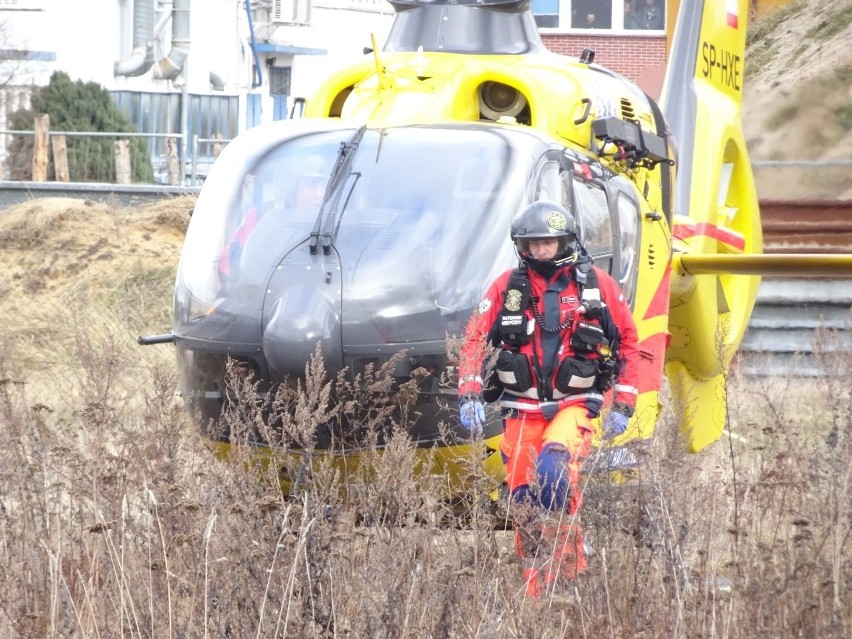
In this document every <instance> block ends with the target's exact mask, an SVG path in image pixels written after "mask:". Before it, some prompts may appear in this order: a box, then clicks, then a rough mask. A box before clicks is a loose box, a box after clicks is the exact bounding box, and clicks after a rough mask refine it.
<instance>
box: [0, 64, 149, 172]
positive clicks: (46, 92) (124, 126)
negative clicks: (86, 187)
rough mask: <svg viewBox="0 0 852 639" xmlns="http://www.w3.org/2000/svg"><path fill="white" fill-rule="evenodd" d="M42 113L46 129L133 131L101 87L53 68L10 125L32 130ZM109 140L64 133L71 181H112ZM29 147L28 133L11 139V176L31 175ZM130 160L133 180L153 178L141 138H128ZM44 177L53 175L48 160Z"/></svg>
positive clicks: (30, 149) (107, 138) (144, 144)
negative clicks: (47, 124) (47, 118)
mask: <svg viewBox="0 0 852 639" xmlns="http://www.w3.org/2000/svg"><path fill="white" fill-rule="evenodd" d="M44 113H46V114H47V115H49V116H50V128H51V131H81V132H87V131H92V132H104V133H112V132H115V133H132V132H135V128H134V127H133V125H131V123H130V122H129V120H128V119H127V116H126V115H125V114H124V113H122V112H121V110H120V109H119V108H118V107H117V106H116V104H115V103H114V102H113V100H112V97H111V96H110V94H109V92H108V91H107V90H106V89H104V88H103V87H102V86H101V85H99V84H96V83H94V82H83V81H82V80H77V81H76V82H75V81H72V80H71V78H70V77H68V75H67V74H66V73H64V72H62V71H56V72H54V73H53V75H52V76H51V77H50V84H48V85H47V86H46V87H40V88H37V89H35V90H34V92H33V97H32V109H21V110H18V111H15V112H14V113H13V114H11V116H10V118H9V123H10V126H11V128H12V129H14V130H18V131H32V130H33V120H34V118H35V116H36V115H37V114H44ZM117 137H118V136H116V139H117ZM114 140H115V139H114V138H110V137H85V136H83V137H79V136H73V137H68V138H67V140H66V145H67V149H68V169H69V173H70V174H71V179H72V180H73V181H75V182H114V181H115V157H114V153H113V142H114ZM32 149H33V139H32V138H31V137H30V136H18V137H17V138H16V139H15V140H14V142H13V143H12V145H11V148H10V159H9V171H10V175H11V178H12V179H13V180H26V179H31V177H32ZM130 161H131V167H132V180H133V181H134V182H153V180H154V172H153V169H152V168H151V159H150V156H149V153H148V148H147V145H146V143H145V141H144V140H143V139H140V138H133V139H131V141H130ZM48 176H50V177H51V179H54V178H55V167H54V164H53V159H52V158H51V160H50V164H49V165H48Z"/></svg>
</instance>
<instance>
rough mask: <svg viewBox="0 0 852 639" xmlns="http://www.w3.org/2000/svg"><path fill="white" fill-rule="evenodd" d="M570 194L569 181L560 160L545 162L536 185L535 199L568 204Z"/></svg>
mask: <svg viewBox="0 0 852 639" xmlns="http://www.w3.org/2000/svg"><path fill="white" fill-rule="evenodd" d="M568 194H569V190H568V183H567V181H566V178H565V173H564V171H563V170H562V165H561V164H560V163H559V162H547V163H546V164H544V166H542V168H541V172H540V173H539V177H538V181H537V183H536V186H535V193H534V198H533V201H541V200H547V201H550V202H556V203H558V204H562V205H567V204H569V202H570V199H569V195H568ZM568 208H570V206H568Z"/></svg>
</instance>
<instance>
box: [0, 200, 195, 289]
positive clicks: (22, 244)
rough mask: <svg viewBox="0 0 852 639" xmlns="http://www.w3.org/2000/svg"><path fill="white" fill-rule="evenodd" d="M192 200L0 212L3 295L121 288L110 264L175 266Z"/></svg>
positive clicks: (55, 204)
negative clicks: (139, 204) (131, 205)
mask: <svg viewBox="0 0 852 639" xmlns="http://www.w3.org/2000/svg"><path fill="white" fill-rule="evenodd" d="M194 200H195V198H194V197H186V196H185V197H182V198H175V199H169V200H164V201H162V202H157V203H153V204H148V205H145V206H142V207H138V208H115V207H112V206H109V205H107V204H102V203H96V202H92V201H89V200H79V199H74V198H48V199H41V200H33V201H31V202H27V203H24V204H19V205H16V206H13V207H11V208H9V209H7V210H6V211H4V212H3V213H2V215H0V248H2V249H3V252H4V256H5V257H6V260H4V261H7V262H8V263H7V264H6V266H5V268H4V277H3V280H2V283H0V292H2V294H3V297H4V298H7V299H8V298H10V297H13V298H17V299H22V298H26V297H27V296H28V295H33V294H35V293H37V292H55V293H56V294H57V295H59V296H60V297H61V296H62V295H63V294H64V293H67V292H68V291H69V290H73V289H76V288H80V287H97V286H117V285H120V284H121V282H120V281H118V280H120V277H121V269H118V270H116V269H115V268H113V266H112V265H113V264H114V263H115V262H119V261H120V262H127V261H131V262H132V261H133V260H143V261H146V262H149V263H151V264H157V263H159V264H161V265H163V266H166V265H168V266H169V267H171V268H172V269H173V268H174V267H175V266H176V265H177V260H178V257H179V255H180V247H181V245H182V244H183V237H184V234H185V232H186V227H187V224H188V222H189V215H188V211H189V210H190V209H191V208H192V206H193V204H194Z"/></svg>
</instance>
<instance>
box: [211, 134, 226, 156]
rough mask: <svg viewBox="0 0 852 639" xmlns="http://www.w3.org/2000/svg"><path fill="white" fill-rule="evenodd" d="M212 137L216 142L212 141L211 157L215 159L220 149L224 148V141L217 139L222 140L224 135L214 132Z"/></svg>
mask: <svg viewBox="0 0 852 639" xmlns="http://www.w3.org/2000/svg"><path fill="white" fill-rule="evenodd" d="M213 139H214V140H216V142H214V143H213V159H214V160H215V159H216V158H218V157H219V154H220V153H221V152H222V149H224V148H225V144H224V142H220V141H219V140H224V136H223V135H222V134H221V133H214V134H213Z"/></svg>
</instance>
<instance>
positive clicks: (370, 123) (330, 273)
mask: <svg viewBox="0 0 852 639" xmlns="http://www.w3.org/2000/svg"><path fill="white" fill-rule="evenodd" d="M391 4H392V5H393V7H394V9H395V10H396V18H395V21H394V24H393V26H392V28H391V31H390V34H389V36H388V40H387V42H386V44H385V45H384V47H383V48H382V49H380V48H379V47H378V46H376V42H375V38H373V42H372V45H373V46H372V51H370V52H369V53H371V54H372V55H371V56H370V57H369V58H368V59H367V60H366V61H363V62H361V63H357V64H353V65H351V66H349V67H347V68H344V69H341V70H340V71H338V72H337V73H335V74H334V75H332V76H331V77H330V78H328V79H327V80H326V81H325V82H324V83H323V84H322V85H321V86H320V88H319V89H318V90H317V91H316V93H315V95H313V96H311V97H310V98H309V99H307V100H306V101H305V102H304V103H302V105H301V106H302V107H303V114H302V116H303V117H299V118H293V119H290V120H287V121H282V122H277V123H274V124H272V125H267V126H261V127H256V128H254V129H251V130H249V131H247V132H245V133H243V134H241V135H240V136H238V137H237V138H236V139H235V140H233V141H232V142H231V143H230V144H229V145H228V147H227V148H226V149H225V151H224V152H223V153H222V155H221V156H220V157H219V158H218V159H217V161H216V164H215V165H214V166H213V168H212V170H211V172H210V174H209V177H208V179H207V181H206V182H205V184H204V186H203V188H202V190H201V193H200V195H199V198H198V201H197V205H196V207H195V209H194V213H193V217H192V220H191V223H190V226H189V229H188V233H187V236H186V241H185V245H184V249H183V253H182V256H181V261H180V266H179V270H178V274H177V279H176V288H175V302H174V324H173V331H172V333H171V334H169V336H168V337H167V339H160V340H157V338H140V341H142V342H145V343H152V342H155V341H172V342H174V344H175V346H176V349H177V356H178V363H179V370H180V375H181V383H182V390H183V395H184V398H185V400H186V403H187V406H188V409H189V411H190V413H191V414H192V416H193V417H194V419H196V421H197V423H198V424H199V425H200V426H201V427H202V428H203V429H205V432H207V434H208V435H209V436H210V437H211V439H213V440H215V441H216V442H218V443H217V445H218V446H219V450H220V452H221V453H222V454H223V455H227V454H228V448H229V445H230V444H229V442H230V440H229V433H228V432H227V430H223V429H221V428H219V429H217V428H215V427H213V426H211V425H215V424H217V423H219V422H220V419H221V415H222V413H223V411H224V410H226V409H227V408H228V406H229V405H230V404H232V403H233V400H234V393H233V389H228V387H227V385H226V382H225V379H226V369H227V364H228V361H229V360H233V361H236V362H239V363H240V364H241V365H242V366H243V367H244V368H246V369H248V370H250V371H251V372H252V373H253V375H254V379H256V380H258V382H259V383H260V386H259V388H260V389H261V390H262V391H263V392H269V393H272V392H274V391H275V389H276V388H278V387H279V386H280V385H281V384H282V383H283V382H285V381H286V380H289V379H298V378H304V376H305V371H306V364H307V363H308V362H309V361H310V360H311V357H312V355H313V354H314V352H315V351H316V352H318V353H319V354H320V355H321V357H322V361H323V364H324V367H325V370H326V372H327V373H329V374H330V375H331V376H334V375H337V374H338V373H340V372H341V371H348V372H349V374H350V375H357V374H359V373H361V372H363V371H365V370H368V369H370V368H371V367H374V366H380V365H382V364H383V363H386V362H388V361H390V360H391V359H392V358H394V357H397V356H398V354H399V353H400V352H404V353H405V355H404V357H403V358H402V359H401V360H399V362H401V364H400V363H399V362H397V364H396V366H397V368H396V370H395V372H394V375H395V376H396V377H397V378H398V380H401V381H402V382H405V381H406V380H411V379H412V375H413V372H412V371H414V370H418V371H421V373H420V375H421V377H418V379H417V384H418V386H417V387H418V393H419V398H418V401H417V404H416V409H417V411H416V413H417V415H418V417H417V419H416V420H415V421H413V423H412V425H411V427H410V435H411V437H412V438H413V439H414V440H415V441H416V442H417V443H418V445H419V446H421V448H422V450H423V451H424V452H423V454H424V455H426V456H428V460H429V461H428V462H427V465H428V466H429V467H432V468H437V469H443V470H446V469H448V468H449V469H452V466H453V460H454V459H456V458H459V457H463V456H464V453H465V451H466V450H467V448H468V447H469V443H470V441H469V439H468V438H465V437H464V436H463V435H462V434H461V433H460V432H459V431H458V427H457V426H456V425H455V423H454V421H455V420H454V419H453V416H452V415H451V414H450V413H449V412H447V411H446V406H447V405H448V404H452V405H454V402H449V401H448V399H452V394H453V392H454V391H453V390H452V389H451V388H449V387H448V385H447V384H445V383H441V380H442V379H444V378H445V377H447V376H449V377H450V378H451V377H452V373H453V366H454V364H455V362H453V361H452V358H451V357H448V355H447V349H446V337H447V336H448V335H449V336H453V335H455V336H459V335H461V334H462V332H463V328H464V325H465V324H466V322H467V320H468V319H469V317H470V315H471V313H472V311H473V309H474V308H475V307H476V306H477V304H478V302H479V300H480V298H481V295H482V292H483V290H484V287H485V286H487V284H488V283H489V282H490V281H491V280H492V279H493V277H494V276H496V275H497V274H498V273H500V272H501V271H503V270H505V269H506V268H510V267H512V266H513V265H514V264H515V261H516V258H515V256H514V253H513V250H512V243H511V241H510V239H509V236H508V229H509V223H510V220H511V218H512V216H513V215H514V214H515V213H516V212H517V211H518V210H520V209H521V208H522V207H523V206H525V205H526V204H529V203H530V202H534V201H537V200H539V199H549V200H555V201H558V202H561V203H562V204H564V205H565V206H566V207H567V208H569V209H570V210H572V211H574V212H575V215H576V217H577V219H578V222H579V225H580V229H581V238H582V242H583V245H584V247H585V248H586V250H587V251H588V252H589V254H590V255H591V257H592V258H593V259H594V262H595V264H596V265H598V266H601V267H602V268H604V269H606V270H608V271H609V272H610V273H611V274H612V275H613V277H614V278H615V279H616V280H617V281H618V282H619V283H620V284H621V286H622V289H623V291H624V293H625V295H626V297H627V298H628V299H629V300H630V302H631V307H632V309H633V315H634V318H635V321H636V324H637V328H638V332H639V338H640V342H641V344H640V346H641V357H642V386H641V388H640V389H639V391H640V394H639V399H638V403H637V410H636V413H635V415H634V417H633V418H632V419H631V421H630V425H629V427H628V430H627V431H626V432H625V433H624V434H623V435H622V436H620V437H619V438H618V439H616V440H615V441H614V442H613V443H614V445H616V446H618V445H620V444H624V443H627V442H630V441H633V440H645V439H648V438H650V437H651V436H652V435H653V432H654V425H655V423H656V421H657V419H658V417H659V414H660V390H661V386H662V384H663V383H664V379H667V380H668V383H669V385H670V388H671V394H672V396H673V398H674V400H675V401H676V402H677V404H678V406H679V407H680V410H681V417H682V424H681V429H682V432H683V435H684V438H685V442H686V445H687V447H688V449H689V450H690V451H699V450H701V449H702V448H704V447H706V446H708V445H709V444H711V443H712V442H714V441H716V440H717V439H718V438H719V437H720V435H721V433H722V431H723V427H724V420H725V399H724V397H725V395H724V393H723V392H721V388H722V385H723V383H724V380H725V374H726V370H727V367H728V365H729V363H730V361H731V358H732V357H733V355H734V353H735V351H736V349H737V347H738V345H739V343H740V341H741V339H742V337H743V334H744V332H745V330H746V326H747V324H748V320H749V317H750V315H751V312H752V309H753V306H754V303H755V298H756V294H757V289H758V285H759V281H760V278H759V275H760V274H766V273H777V272H786V271H790V270H802V269H808V270H809V272H812V273H818V272H819V273H836V272H841V271H843V272H848V271H849V269H850V268H852V256H825V255H820V256H809V255H784V256H770V255H764V254H762V235H761V224H760V214H759V209H758V202H757V194H756V192H755V187H754V182H753V179H752V174H751V168H750V164H749V159H748V153H747V150H746V146H745V143H744V139H743V132H742V128H741V117H740V116H741V101H742V88H743V82H744V54H745V40H746V20H747V16H748V1H747V0H736V2H726V1H723V0H683V1H682V2H681V6H680V11H679V15H678V21H677V26H676V29H675V34H674V39H673V42H672V47H671V50H670V55H669V58H670V63H669V65H668V69H667V74H666V78H665V82H664V85H663V93H662V97H661V99H660V101H659V104H658V103H657V102H656V101H655V100H653V99H652V98H651V97H649V96H648V95H647V94H645V93H644V92H643V91H642V90H640V89H639V88H638V87H637V86H636V85H635V84H633V83H632V82H630V81H628V80H627V79H625V78H623V77H621V76H619V75H618V74H616V73H613V72H612V71H609V70H607V69H606V68H604V67H602V66H600V65H597V64H595V62H594V53H593V52H592V51H589V50H586V51H584V52H583V53H582V54H581V55H580V56H579V57H577V58H574V57H569V56H564V55H558V54H555V53H552V52H550V51H548V50H547V49H546V48H545V47H544V45H543V44H542V42H541V39H540V36H539V34H538V31H537V28H536V25H535V21H534V18H533V16H532V13H531V11H530V9H529V0H480V1H467V0H455V1H443V0H435V1H428V0H391ZM310 178H313V179H315V180H319V181H320V182H321V185H322V187H323V188H322V189H321V195H320V197H318V198H316V199H315V200H314V201H308V202H301V203H299V202H295V201H294V200H293V198H292V197H291V196H292V195H293V191H294V189H296V188H297V187H296V186H295V183H296V181H297V180H301V179H310ZM424 371H425V373H424ZM424 374H425V377H423V375H424ZM344 428H345V425H344ZM320 430H321V429H320ZM332 430H333V429H332ZM331 432H332V431H331V430H329V431H328V433H326V435H329V433H331ZM500 437H501V429H500V423H499V419H498V417H497V416H496V415H492V416H491V418H490V421H489V424H488V425H487V427H486V428H485V432H484V443H485V447H486V450H487V451H488V453H487V456H486V459H485V460H484V462H483V463H484V464H485V468H486V470H487V472H488V473H490V474H492V475H493V476H494V477H495V479H499V478H500V477H501V474H502V463H501V460H500V454H499V449H498V442H499V439H500ZM255 443H256V444H257V446H258V447H259V451H260V454H261V455H263V451H264V450H265V447H266V446H267V444H268V442H267V441H265V440H264V438H263V437H261V436H258V437H257V440H256V442H255ZM311 447H312V448H316V449H319V450H322V449H326V450H329V451H330V452H333V454H334V455H337V456H339V457H340V459H341V460H345V459H347V458H348V457H351V456H352V455H357V450H355V449H340V450H334V451H331V449H332V448H333V444H332V443H331V439H330V438H329V437H325V438H324V437H323V436H322V435H317V439H316V441H314V442H312V443H311ZM290 479H291V478H288V477H282V480H283V481H284V483H285V484H286V483H287V482H288V481H289V480H290Z"/></svg>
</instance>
